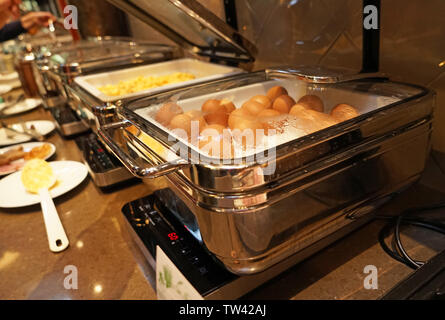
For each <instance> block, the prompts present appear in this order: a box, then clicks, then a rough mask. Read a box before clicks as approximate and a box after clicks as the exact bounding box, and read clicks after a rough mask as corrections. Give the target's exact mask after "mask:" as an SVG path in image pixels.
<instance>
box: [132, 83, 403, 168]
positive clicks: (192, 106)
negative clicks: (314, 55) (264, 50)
mask: <svg viewBox="0 0 445 320" xmlns="http://www.w3.org/2000/svg"><path fill="white" fill-rule="evenodd" d="M277 85H279V86H283V87H284V88H286V89H287V91H288V93H289V95H290V96H291V97H292V98H294V99H295V101H298V99H299V98H301V97H302V96H304V95H306V94H315V95H317V96H319V97H320V98H321V99H322V100H323V102H324V104H325V110H324V113H326V114H329V113H330V112H331V109H332V108H333V107H334V106H336V105H337V104H339V103H348V104H351V105H353V106H354V107H356V108H357V110H358V112H359V113H360V114H365V113H368V112H370V111H373V110H376V109H378V108H380V107H382V106H385V105H388V104H391V103H394V102H396V101H398V100H400V99H397V98H396V97H381V96H377V95H373V94H370V93H366V94H364V93H361V92H352V91H348V92H345V91H343V90H340V89H335V88H331V89H330V90H322V89H317V88H312V87H308V86H306V84H305V83H303V82H301V81H295V80H269V81H266V82H262V83H255V84H251V85H246V86H243V87H240V88H235V89H230V90H224V91H220V92H213V93H210V94H205V95H202V96H198V97H194V98H188V99H181V97H180V96H178V97H177V98H178V100H177V104H178V105H179V106H180V107H181V108H182V109H183V110H184V112H187V111H191V110H200V108H201V106H202V105H203V103H204V102H205V101H207V100H208V99H219V100H221V99H228V100H230V101H232V102H233V103H234V105H235V107H236V108H237V109H239V108H241V106H242V104H243V103H244V102H246V101H248V100H249V99H250V98H252V97H253V96H255V95H258V94H261V95H266V94H267V91H268V90H269V89H270V88H272V87H273V86H277ZM162 105H163V103H162V104H159V105H151V106H147V107H145V108H140V109H137V110H136V111H135V112H136V114H138V115H140V116H141V117H142V118H144V119H146V120H147V121H149V122H151V123H153V124H154V125H156V126H158V127H159V128H161V129H163V130H164V131H166V132H169V134H170V135H171V136H172V138H174V139H177V140H179V141H181V142H183V143H184V144H187V145H189V146H190V148H191V149H193V150H194V151H195V152H197V153H199V154H202V155H204V154H203V153H202V151H201V150H200V149H198V148H197V147H195V146H194V145H193V144H189V143H188V142H187V141H186V140H184V139H182V138H181V137H180V136H178V135H176V134H175V133H174V132H173V131H170V129H168V128H167V127H165V126H163V125H162V124H160V123H159V122H157V121H156V120H155V116H156V113H157V112H158V111H159V109H160V108H161V107H162ZM305 135H307V133H305V132H304V131H303V130H300V129H298V127H292V126H288V127H287V128H286V130H285V131H284V133H282V134H277V135H274V136H271V137H264V139H265V140H263V143H260V144H259V146H257V148H256V149H248V150H246V151H245V152H241V153H240V155H241V156H243V157H248V156H252V155H253V154H254V153H256V152H262V151H264V150H265V149H267V148H272V147H274V148H276V147H278V146H279V145H282V144H284V143H287V142H289V141H292V140H295V139H297V138H299V137H302V136H305ZM164 156H168V160H169V161H171V160H173V159H175V158H176V157H177V156H176V155H172V154H168V155H164Z"/></svg>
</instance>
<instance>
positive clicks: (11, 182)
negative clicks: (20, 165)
mask: <svg viewBox="0 0 445 320" xmlns="http://www.w3.org/2000/svg"><path fill="white" fill-rule="evenodd" d="M49 163H50V165H51V167H52V168H53V171H54V174H55V175H56V178H57V183H56V185H55V186H54V187H53V188H51V190H50V191H49V192H50V194H51V197H52V198H56V197H58V196H61V195H63V194H65V193H67V192H68V191H71V190H72V189H74V188H75V187H77V186H78V185H79V184H81V183H82V181H83V180H84V179H85V178H86V177H87V175H88V169H87V167H86V166H85V165H84V164H83V163H81V162H77V161H53V162H49ZM21 174H22V171H18V172H16V173H13V174H11V175H9V176H7V177H5V178H3V179H2V180H0V207H1V208H20V207H26V206H30V205H33V204H38V203H40V197H39V196H38V195H36V194H32V193H29V192H28V191H26V190H25V187H24V186H23V184H22V181H21Z"/></svg>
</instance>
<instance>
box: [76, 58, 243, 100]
mask: <svg viewBox="0 0 445 320" xmlns="http://www.w3.org/2000/svg"><path fill="white" fill-rule="evenodd" d="M175 72H184V73H191V74H193V75H194V76H195V77H196V78H195V79H194V80H190V81H184V82H179V83H174V84H169V85H165V86H162V87H156V88H151V89H147V90H142V91H139V92H135V93H131V94H127V95H120V96H109V95H106V94H104V93H103V92H101V91H100V90H99V89H98V88H99V87H102V86H105V85H108V84H113V85H114V84H117V83H119V81H126V80H131V79H134V78H137V77H140V76H161V75H165V74H171V73H175ZM241 72H244V71H243V70H242V69H239V68H235V67H228V66H223V65H219V64H214V63H209V62H204V61H200V60H195V59H190V58H185V59H178V60H172V61H167V62H160V63H154V64H150V65H145V66H140V67H134V68H127V69H122V70H117V71H112V72H103V73H96V74H92V75H87V76H79V77H76V78H75V79H74V81H75V83H76V84H77V85H78V86H80V87H81V88H82V89H84V90H86V91H87V92H89V93H90V94H91V95H93V96H94V97H95V98H97V99H99V100H101V101H102V102H113V101H117V100H121V99H128V98H135V97H138V96H146V95H150V94H154V93H158V92H161V91H164V90H171V89H174V88H178V87H182V86H186V85H191V84H196V83H199V82H204V81H210V80H214V79H219V78H222V77H225V76H230V75H234V74H238V73H241Z"/></svg>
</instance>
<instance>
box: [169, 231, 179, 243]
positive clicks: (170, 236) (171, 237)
mask: <svg viewBox="0 0 445 320" xmlns="http://www.w3.org/2000/svg"><path fill="white" fill-rule="evenodd" d="M168 237H169V238H170V240H172V241H174V240H178V238H179V237H178V235H177V234H176V232H172V233H169V234H168Z"/></svg>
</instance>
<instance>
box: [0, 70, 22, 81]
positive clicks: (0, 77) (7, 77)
mask: <svg viewBox="0 0 445 320" xmlns="http://www.w3.org/2000/svg"><path fill="white" fill-rule="evenodd" d="M18 78H19V74H18V73H17V72H10V73H0V82H1V83H3V82H5V81H8V82H9V81H13V80H18Z"/></svg>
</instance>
